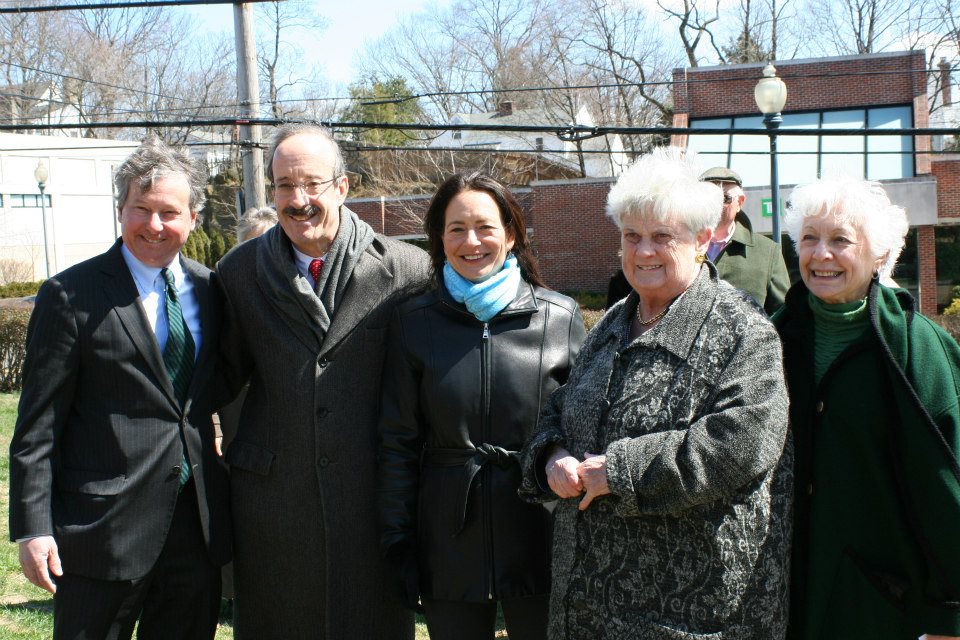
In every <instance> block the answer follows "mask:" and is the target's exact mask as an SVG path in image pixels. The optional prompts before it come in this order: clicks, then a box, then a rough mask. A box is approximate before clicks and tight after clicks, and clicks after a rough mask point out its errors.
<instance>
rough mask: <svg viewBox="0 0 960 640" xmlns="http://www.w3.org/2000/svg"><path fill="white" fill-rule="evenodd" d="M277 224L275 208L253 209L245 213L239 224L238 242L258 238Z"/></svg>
mask: <svg viewBox="0 0 960 640" xmlns="http://www.w3.org/2000/svg"><path fill="white" fill-rule="evenodd" d="M275 224H277V212H276V210H275V209H274V208H273V207H251V208H250V209H247V210H246V211H244V212H243V216H242V217H241V218H240V222H239V223H237V242H246V241H247V240H249V239H251V238H256V237H257V236H259V235H262V234H263V233H265V232H266V231H267V230H268V229H269V228H270V227H272V226H273V225H275Z"/></svg>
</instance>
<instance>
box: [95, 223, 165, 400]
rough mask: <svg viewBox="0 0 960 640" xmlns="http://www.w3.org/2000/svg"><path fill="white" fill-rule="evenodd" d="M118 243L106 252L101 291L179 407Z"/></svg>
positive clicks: (160, 382)
mask: <svg viewBox="0 0 960 640" xmlns="http://www.w3.org/2000/svg"><path fill="white" fill-rule="evenodd" d="M120 245H121V242H120V241H119V240H118V241H117V242H116V243H115V244H114V245H113V247H111V248H110V250H109V251H107V253H106V254H105V260H104V262H103V267H102V272H103V273H104V275H105V276H106V278H105V283H104V290H105V292H106V294H107V296H108V297H109V298H110V302H111V304H112V306H113V309H114V311H116V313H117V316H118V317H119V318H120V323H121V324H122V325H123V328H124V329H125V330H126V332H127V335H129V336H130V340H131V341H132V342H133V344H134V346H135V347H136V348H137V351H139V352H140V355H141V356H142V357H143V359H144V360H146V362H147V365H149V367H150V370H151V371H152V372H153V374H154V376H156V379H157V381H158V383H159V385H160V388H161V389H162V390H163V392H164V394H165V395H166V396H167V399H169V400H170V401H171V402H172V403H173V404H174V406H179V404H178V402H177V397H176V394H175V393H174V391H173V385H172V384H171V382H170V376H168V375H167V368H166V366H164V364H163V354H161V353H160V346H159V344H157V337H156V335H154V333H153V329H151V328H150V323H149V322H148V321H147V314H146V312H144V310H143V305H142V304H141V303H140V293H139V291H137V285H136V283H135V282H134V281H133V276H132V275H131V274H130V269H129V268H127V263H126V262H124V260H123V255H122V254H121V253H120Z"/></svg>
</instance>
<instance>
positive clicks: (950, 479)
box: [773, 282, 960, 640]
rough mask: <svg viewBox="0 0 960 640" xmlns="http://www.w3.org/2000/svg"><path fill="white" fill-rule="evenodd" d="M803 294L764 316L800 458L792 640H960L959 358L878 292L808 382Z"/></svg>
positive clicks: (809, 349) (904, 300)
mask: <svg viewBox="0 0 960 640" xmlns="http://www.w3.org/2000/svg"><path fill="white" fill-rule="evenodd" d="M808 301H809V292H808V290H807V288H806V287H805V286H804V285H803V283H802V282H798V283H797V284H796V285H794V287H793V288H792V289H791V290H790V292H789V293H788V294H787V297H786V304H785V306H784V307H783V308H782V309H781V310H780V311H779V312H777V313H776V314H775V315H774V317H773V322H774V324H775V325H776V327H777V328H778V330H779V331H780V335H781V337H782V339H783V345H784V366H785V370H786V376H787V387H788V390H789V393H790V405H791V406H790V421H791V430H792V432H793V439H794V445H795V454H796V455H795V464H796V468H795V473H796V482H795V499H794V510H795V512H794V544H793V553H792V567H791V611H790V629H789V632H788V637H789V638H792V639H793V638H803V639H805V640H807V639H809V640H814V639H815V640H830V639H837V640H840V639H847V638H870V639H871V640H886V639H889V640H899V639H907V638H910V639H912V638H917V637H918V636H919V635H921V634H923V633H931V634H941V635H950V636H956V635H960V537H958V536H960V463H958V456H957V452H958V451H960V405H958V396H960V347H958V346H957V344H956V342H954V341H953V339H952V338H950V336H949V335H947V334H946V332H944V331H943V330H942V329H941V328H940V327H938V326H937V325H935V324H934V323H933V322H931V321H930V320H929V319H927V318H925V317H924V316H922V315H920V314H919V313H916V312H915V311H914V309H913V300H912V298H911V297H910V296H909V294H907V293H906V292H905V291H902V290H897V289H888V288H886V287H883V286H881V285H879V284H877V283H876V282H874V283H873V284H872V286H871V288H870V292H869V294H868V301H869V317H870V323H869V328H868V329H867V330H866V332H865V334H864V335H863V336H862V337H861V338H860V339H858V340H856V341H854V342H853V343H852V344H850V345H849V346H848V347H847V348H846V350H845V351H844V352H843V353H841V354H840V355H839V356H838V357H837V359H836V360H835V361H834V362H833V363H832V364H831V366H830V368H829V369H828V370H827V372H826V374H825V375H824V376H823V378H822V379H821V381H820V384H817V383H815V381H814V373H813V359H814V348H815V347H814V333H815V332H814V324H813V317H812V312H811V310H810V307H809V304H808Z"/></svg>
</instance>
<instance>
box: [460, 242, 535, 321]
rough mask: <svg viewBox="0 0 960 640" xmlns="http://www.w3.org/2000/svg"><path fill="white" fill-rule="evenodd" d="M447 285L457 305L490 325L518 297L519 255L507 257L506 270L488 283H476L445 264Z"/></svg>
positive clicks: (501, 271)
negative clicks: (461, 305) (489, 322)
mask: <svg viewBox="0 0 960 640" xmlns="http://www.w3.org/2000/svg"><path fill="white" fill-rule="evenodd" d="M443 284H445V285H446V287H447V291H449V292H450V295H451V296H452V297H453V299H454V300H456V301H457V302H459V303H461V304H464V305H466V307H467V311H469V312H470V313H472V314H473V315H474V316H476V318H477V320H479V321H480V322H486V321H487V320H489V319H490V318H492V317H493V316H495V315H497V314H498V313H500V312H501V311H503V310H504V309H505V308H506V306H507V305H508V304H510V303H511V302H513V299H514V298H516V297H517V290H518V289H519V288H520V266H519V265H518V264H517V258H516V256H510V257H509V258H507V259H506V260H505V261H504V263H503V267H502V268H501V269H500V271H498V272H497V273H495V274H494V275H492V276H490V277H489V278H487V279H486V280H482V281H480V282H472V281H470V280H467V279H466V278H464V277H463V276H461V275H460V274H459V273H457V272H456V270H455V269H454V268H453V267H451V266H450V263H449V262H448V263H446V264H445V265H443Z"/></svg>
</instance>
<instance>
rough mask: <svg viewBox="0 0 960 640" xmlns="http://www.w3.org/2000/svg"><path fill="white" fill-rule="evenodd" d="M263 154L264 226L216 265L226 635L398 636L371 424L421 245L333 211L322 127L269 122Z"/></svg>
mask: <svg viewBox="0 0 960 640" xmlns="http://www.w3.org/2000/svg"><path fill="white" fill-rule="evenodd" d="M269 160H270V167H269V171H268V175H269V177H270V179H271V181H272V182H273V192H274V200H275V204H276V209H277V212H278V213H279V224H278V225H277V226H275V227H273V228H272V229H270V230H269V231H268V232H267V233H266V234H264V235H263V236H261V237H259V238H257V239H255V240H251V241H249V242H246V243H244V244H242V245H239V246H238V247H237V248H235V249H234V250H233V251H232V252H231V253H230V254H228V255H227V256H226V257H224V258H223V260H222V261H221V262H220V265H219V273H220V276H221V283H222V285H223V290H224V292H225V297H226V299H227V313H226V314H225V315H226V317H227V320H226V323H225V326H224V328H223V332H222V336H223V337H222V340H223V342H222V345H223V351H222V359H223V361H224V364H225V372H226V377H227V379H228V380H229V382H230V385H231V386H232V387H233V388H239V385H242V384H243V383H244V382H246V381H247V380H249V383H250V387H249V391H248V394H247V397H246V400H245V401H244V405H243V409H242V412H241V416H240V424H239V429H238V432H237V435H236V436H235V438H234V440H233V442H232V443H231V444H230V446H229V447H228V449H227V451H226V460H227V462H228V463H229V465H230V468H231V486H232V506H233V516H234V522H235V526H236V530H235V538H234V539H235V546H236V553H235V560H234V572H235V576H234V580H235V588H236V596H235V601H234V607H235V608H234V616H235V618H234V625H235V626H234V632H235V634H236V637H237V638H239V639H240V640H244V639H256V640H259V639H262V638H284V639H292V640H296V639H298V638H304V639H308V638H309V639H312V638H322V639H330V640H333V639H335V638H351V640H405V639H412V638H413V615H412V613H410V612H408V611H406V610H405V609H403V607H402V605H401V603H400V602H399V600H398V599H396V598H394V597H393V595H392V593H393V591H392V589H391V588H390V587H389V585H388V581H387V577H386V576H385V574H384V570H383V566H382V563H381V561H380V557H379V526H378V511H377V473H376V450H377V418H378V411H379V395H380V375H381V369H382V367H383V358H384V339H385V334H386V330H387V325H388V323H389V319H390V316H391V314H392V312H393V308H394V306H395V305H396V303H397V302H399V301H400V300H401V299H403V298H405V297H406V296H407V295H409V294H412V293H414V292H418V291H420V290H422V289H423V288H424V287H425V286H426V284H427V277H428V275H427V274H428V259H427V255H426V254H425V253H424V252H423V251H421V250H420V249H417V248H415V247H413V246H410V245H407V244H404V243H401V242H398V241H393V240H389V239H387V238H385V237H383V236H380V235H377V234H375V233H374V232H373V229H371V228H370V227H369V226H368V225H367V224H366V223H364V222H363V221H361V220H360V219H359V218H358V217H357V216H356V215H355V214H354V213H353V212H351V211H350V210H349V209H347V208H346V207H345V206H343V202H344V199H345V198H346V196H347V190H348V188H349V186H348V182H347V176H346V171H345V167H344V163H343V159H342V157H341V154H340V150H339V148H338V147H337V144H336V142H335V141H334V140H333V138H332V136H331V134H330V133H329V131H327V130H326V129H323V128H321V127H316V126H313V125H286V126H284V127H281V128H280V129H278V131H277V132H276V135H275V137H274V140H273V144H272V146H271V149H270V157H269Z"/></svg>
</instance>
